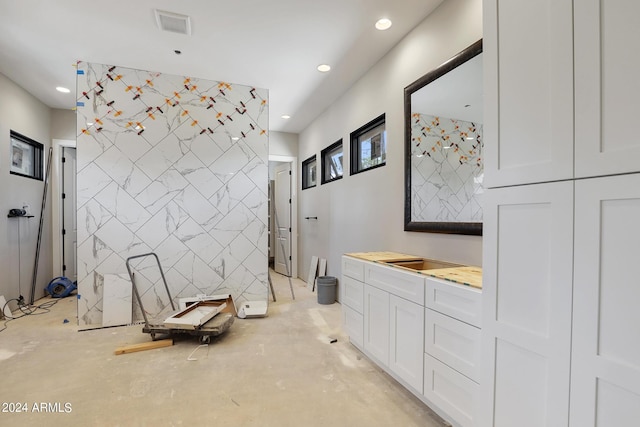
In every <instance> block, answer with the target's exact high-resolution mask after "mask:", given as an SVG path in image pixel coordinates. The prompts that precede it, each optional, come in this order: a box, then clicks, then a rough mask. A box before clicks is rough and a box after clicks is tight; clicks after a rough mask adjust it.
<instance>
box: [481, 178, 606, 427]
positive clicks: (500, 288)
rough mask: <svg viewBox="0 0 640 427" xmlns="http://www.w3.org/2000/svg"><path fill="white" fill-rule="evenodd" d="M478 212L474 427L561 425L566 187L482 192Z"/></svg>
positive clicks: (565, 377) (567, 342)
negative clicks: (478, 356) (477, 414)
mask: <svg viewBox="0 0 640 427" xmlns="http://www.w3.org/2000/svg"><path fill="white" fill-rule="evenodd" d="M576 211H578V209H576ZM483 212H484V215H485V217H484V227H485V228H484V230H485V231H484V237H483V262H482V276H483V277H482V345H481V351H482V352H483V353H484V357H483V358H482V368H481V371H482V373H481V377H480V388H481V393H480V400H481V401H480V407H479V408H481V417H482V418H483V419H481V420H480V421H481V422H479V425H482V426H495V427H511V426H518V427H540V426H566V425H568V422H569V411H568V408H569V369H570V361H571V360H570V359H571V354H570V351H571V298H572V284H573V283H572V275H573V274H572V273H573V268H572V262H573V256H572V255H573V250H572V249H573V182H571V181H566V182H555V183H549V184H536V185H526V186H520V187H507V188H499V189H489V190H487V191H486V193H485V195H484V206H483ZM583 425H585V426H586V425H587V424H583ZM612 425H615V424H612Z"/></svg>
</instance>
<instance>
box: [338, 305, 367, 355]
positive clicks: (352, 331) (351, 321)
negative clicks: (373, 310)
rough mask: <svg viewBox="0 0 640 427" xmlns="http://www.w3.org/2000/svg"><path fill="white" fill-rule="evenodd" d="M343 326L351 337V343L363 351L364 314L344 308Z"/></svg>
mask: <svg viewBox="0 0 640 427" xmlns="http://www.w3.org/2000/svg"><path fill="white" fill-rule="evenodd" d="M342 324H343V325H344V330H345V332H346V333H347V335H348V336H349V341H351V343H352V344H353V345H355V346H356V347H358V348H359V349H362V345H363V334H364V325H363V323H362V314H361V313H358V312H357V311H355V310H353V309H351V308H349V307H347V306H343V307H342Z"/></svg>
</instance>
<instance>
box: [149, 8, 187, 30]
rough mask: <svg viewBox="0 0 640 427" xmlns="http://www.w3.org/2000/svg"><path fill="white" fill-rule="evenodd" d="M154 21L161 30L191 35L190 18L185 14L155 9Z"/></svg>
mask: <svg viewBox="0 0 640 427" xmlns="http://www.w3.org/2000/svg"><path fill="white" fill-rule="evenodd" d="M155 12H156V22H157V23H158V27H160V29H161V30H163V31H171V32H172V33H180V34H186V35H188V36H190V35H191V19H190V18H189V17H188V16H187V15H180V14H179V13H173V12H166V11H164V10H158V9H155Z"/></svg>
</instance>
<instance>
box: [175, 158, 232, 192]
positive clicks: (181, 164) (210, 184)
mask: <svg viewBox="0 0 640 427" xmlns="http://www.w3.org/2000/svg"><path fill="white" fill-rule="evenodd" d="M174 167H175V169H176V170H177V171H178V172H179V173H180V174H181V175H182V176H183V177H184V178H185V179H186V180H187V181H189V183H190V184H191V185H192V186H193V187H194V188H195V189H197V190H198V191H199V192H200V194H202V195H203V196H204V197H205V198H207V199H208V198H210V197H211V196H213V195H214V194H215V192H216V191H218V190H219V189H220V187H222V185H223V184H222V182H221V181H220V180H219V179H218V178H216V176H215V175H214V174H213V173H212V172H211V171H210V170H209V168H207V167H206V166H205V165H204V163H202V162H201V161H200V159H198V157H197V156H196V155H195V154H194V153H192V152H189V153H187V154H185V155H184V156H183V157H182V158H181V159H180V160H179V161H177V162H176V163H175V164H174Z"/></svg>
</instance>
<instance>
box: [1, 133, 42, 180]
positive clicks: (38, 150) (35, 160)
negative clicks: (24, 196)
mask: <svg viewBox="0 0 640 427" xmlns="http://www.w3.org/2000/svg"><path fill="white" fill-rule="evenodd" d="M9 136H10V142H11V155H10V157H9V158H10V164H9V173H10V174H12V175H17V176H23V177H25V178H31V179H35V180H38V181H43V180H44V169H43V152H44V144H41V143H39V142H38V141H35V140H33V139H31V138H29V137H27V136H24V135H22V134H20V133H18V132H16V131H14V130H9ZM14 141H15V142H17V144H15V142H14ZM21 144H22V145H28V146H29V147H30V148H31V153H30V159H29V160H30V161H31V162H32V164H33V171H32V173H30V174H28V173H22V172H20V171H18V170H16V168H17V165H14V155H15V154H14V153H15V151H16V149H17V150H19V151H21V150H20V147H19V145H21ZM20 157H21V158H20V161H21V162H22V156H20Z"/></svg>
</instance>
